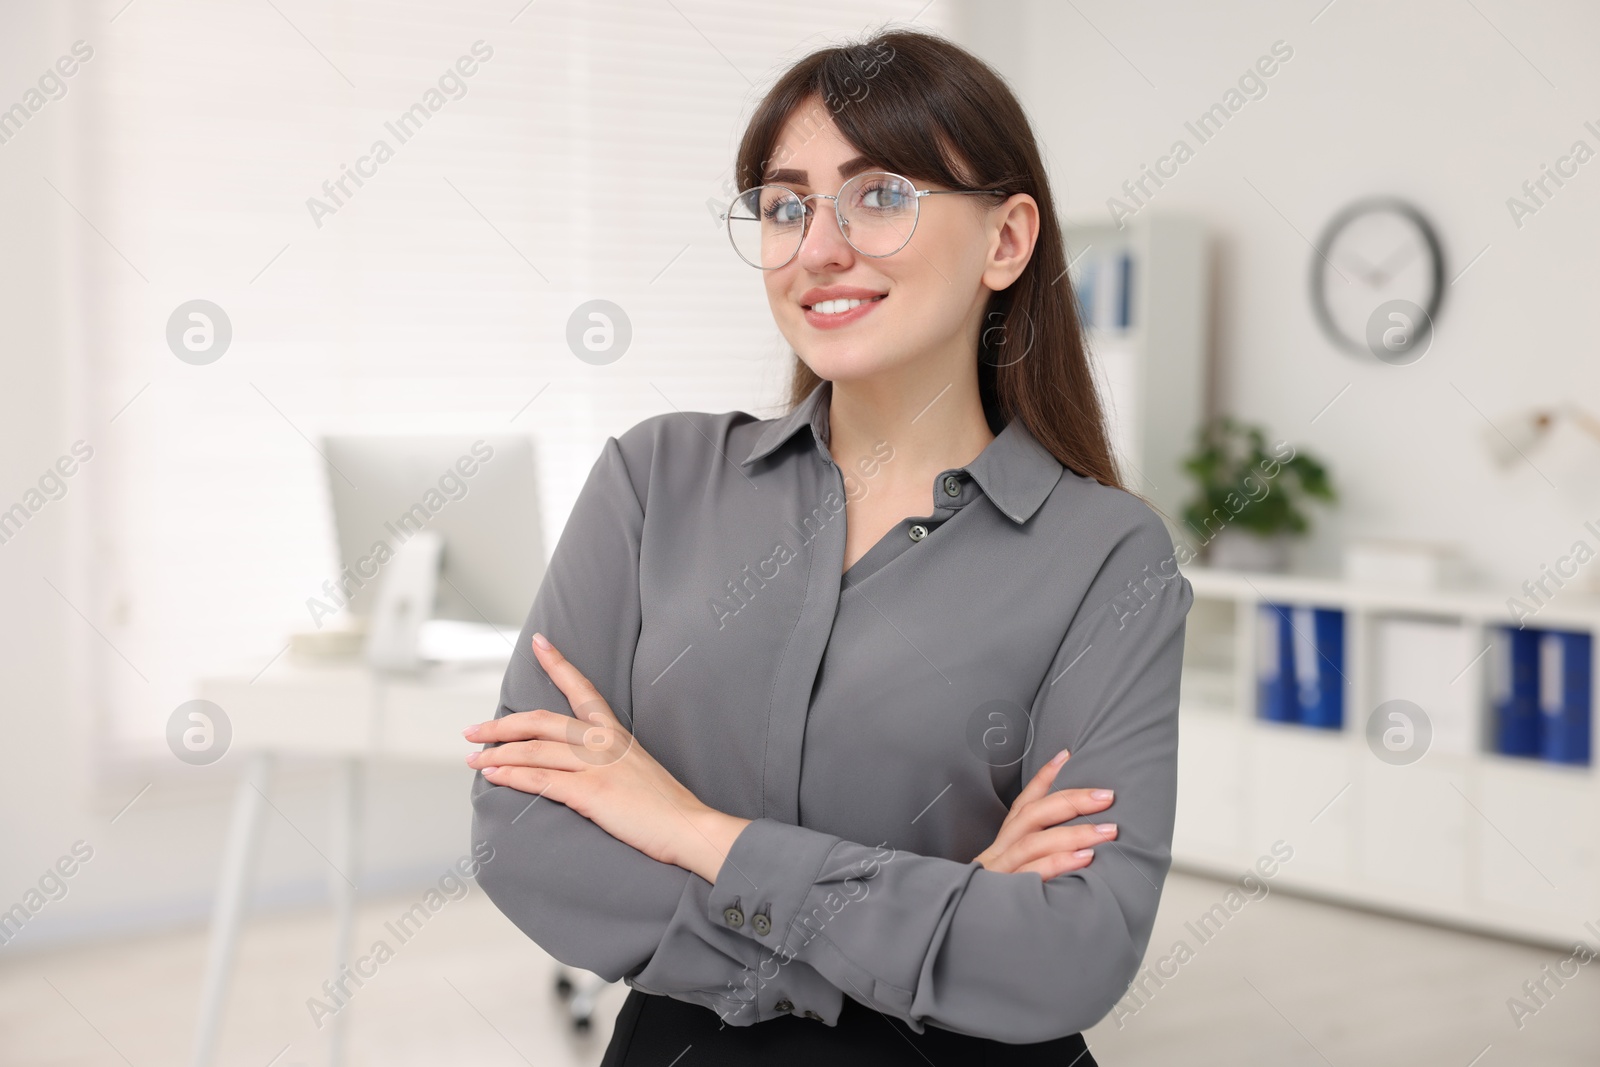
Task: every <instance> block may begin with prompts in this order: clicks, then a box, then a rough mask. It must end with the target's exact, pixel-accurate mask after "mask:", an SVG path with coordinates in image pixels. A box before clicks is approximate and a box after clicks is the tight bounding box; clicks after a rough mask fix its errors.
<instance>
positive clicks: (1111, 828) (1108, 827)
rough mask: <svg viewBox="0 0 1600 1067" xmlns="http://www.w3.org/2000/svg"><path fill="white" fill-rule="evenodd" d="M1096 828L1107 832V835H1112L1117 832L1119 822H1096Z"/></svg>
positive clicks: (1103, 832)
mask: <svg viewBox="0 0 1600 1067" xmlns="http://www.w3.org/2000/svg"><path fill="white" fill-rule="evenodd" d="M1094 828H1095V829H1096V830H1097V831H1099V832H1100V833H1102V834H1105V835H1106V836H1107V837H1110V836H1111V835H1112V834H1114V833H1116V832H1117V824H1116V823H1114V822H1099V823H1095V824H1094Z"/></svg>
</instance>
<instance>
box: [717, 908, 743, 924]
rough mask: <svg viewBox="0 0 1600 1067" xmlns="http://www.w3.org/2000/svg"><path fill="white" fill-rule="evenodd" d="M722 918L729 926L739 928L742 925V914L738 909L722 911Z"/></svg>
mask: <svg viewBox="0 0 1600 1067" xmlns="http://www.w3.org/2000/svg"><path fill="white" fill-rule="evenodd" d="M722 917H723V918H724V919H726V920H727V922H728V925H729V926H734V927H739V926H743V925H744V912H742V911H740V910H739V909H738V908H726V909H724V910H723V912H722Z"/></svg>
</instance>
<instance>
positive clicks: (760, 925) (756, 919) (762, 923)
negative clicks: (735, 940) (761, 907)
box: [750, 914, 772, 937]
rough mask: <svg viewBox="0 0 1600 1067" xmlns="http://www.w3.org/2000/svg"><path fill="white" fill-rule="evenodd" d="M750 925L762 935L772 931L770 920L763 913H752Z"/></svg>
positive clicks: (764, 935)
mask: <svg viewBox="0 0 1600 1067" xmlns="http://www.w3.org/2000/svg"><path fill="white" fill-rule="evenodd" d="M750 927H751V929H753V930H754V931H755V932H756V933H758V934H760V935H761V936H762V937H766V936H767V935H768V934H770V933H772V920H770V919H768V918H767V917H766V916H765V915H760V914H757V915H752V916H751V917H750Z"/></svg>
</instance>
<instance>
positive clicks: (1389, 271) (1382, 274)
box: [1377, 245, 1417, 285]
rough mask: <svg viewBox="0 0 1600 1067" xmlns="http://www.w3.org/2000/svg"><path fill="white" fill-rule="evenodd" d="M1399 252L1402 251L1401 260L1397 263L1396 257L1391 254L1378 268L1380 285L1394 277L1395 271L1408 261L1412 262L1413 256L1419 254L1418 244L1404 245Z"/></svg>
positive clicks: (1378, 282)
mask: <svg viewBox="0 0 1600 1067" xmlns="http://www.w3.org/2000/svg"><path fill="white" fill-rule="evenodd" d="M1399 252H1400V262H1398V263H1396V262H1395V257H1394V256H1390V257H1389V258H1388V259H1386V260H1384V261H1383V265H1382V266H1381V267H1379V268H1378V270H1377V284H1378V285H1382V284H1383V283H1384V282H1386V281H1388V280H1389V279H1390V278H1392V277H1394V273H1395V271H1397V270H1399V269H1400V268H1401V267H1403V266H1405V265H1406V264H1407V263H1409V262H1411V259H1412V257H1413V256H1415V255H1416V254H1417V246H1416V245H1402V246H1401V248H1400V250H1399Z"/></svg>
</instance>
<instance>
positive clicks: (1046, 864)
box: [977, 749, 1117, 882]
mask: <svg viewBox="0 0 1600 1067" xmlns="http://www.w3.org/2000/svg"><path fill="white" fill-rule="evenodd" d="M1069 758H1071V757H1070V754H1069V753H1068V752H1067V751H1066V750H1065V749H1063V750H1062V751H1061V752H1058V753H1057V754H1056V756H1055V758H1054V759H1052V760H1051V761H1050V762H1049V763H1046V764H1045V765H1044V766H1043V767H1040V768H1039V773H1038V774H1035V775H1034V776H1033V780H1032V781H1031V782H1029V783H1028V784H1027V785H1026V786H1025V787H1024V788H1023V790H1022V792H1020V793H1018V794H1017V799H1016V800H1014V801H1012V803H1011V811H1010V812H1009V813H1008V814H1007V815H1006V818H1005V822H1003V823H1001V824H1000V832H999V833H998V834H997V835H995V839H994V844H992V845H990V846H989V847H988V848H986V849H984V850H983V851H982V852H981V853H979V854H978V857H977V861H978V862H979V863H981V864H983V866H984V868H985V869H986V870H991V871H999V872H1001V873H1002V874H1008V873H1012V872H1017V871H1036V872H1037V873H1038V875H1039V877H1040V879H1041V880H1043V881H1046V882H1048V881H1049V880H1050V879H1052V878H1054V877H1055V876H1056V875H1058V874H1065V873H1067V872H1068V871H1075V870H1078V869H1079V868H1080V867H1087V866H1089V864H1090V863H1091V862H1092V861H1093V860H1094V846H1095V845H1097V844H1099V843H1100V842H1102V841H1110V840H1113V839H1114V838H1115V837H1116V836H1117V824H1116V823H1100V824H1098V825H1090V824H1088V823H1077V824H1075V825H1072V826H1060V825H1058V824H1059V823H1063V822H1065V821H1066V820H1068V819H1072V818H1075V817H1077V816H1079V815H1088V814H1090V813H1091V812H1097V811H1104V810H1105V809H1106V808H1109V807H1110V806H1111V802H1112V799H1113V797H1112V792H1111V790H1109V789H1057V790H1054V791H1052V790H1051V788H1050V787H1051V785H1053V784H1054V782H1055V780H1056V774H1057V773H1059V772H1060V770H1061V766H1062V764H1064V763H1066V762H1067V760H1068V759H1069ZM1096 794H1103V795H1100V796H1097V795H1096Z"/></svg>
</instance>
